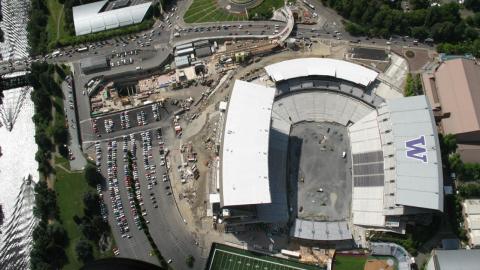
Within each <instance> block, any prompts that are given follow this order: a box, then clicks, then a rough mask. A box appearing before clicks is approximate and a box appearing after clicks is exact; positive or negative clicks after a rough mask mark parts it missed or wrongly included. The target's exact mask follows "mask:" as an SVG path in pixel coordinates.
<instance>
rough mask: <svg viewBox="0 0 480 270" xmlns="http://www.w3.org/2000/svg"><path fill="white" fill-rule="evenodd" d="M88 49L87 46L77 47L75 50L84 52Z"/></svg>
mask: <svg viewBox="0 0 480 270" xmlns="http://www.w3.org/2000/svg"><path fill="white" fill-rule="evenodd" d="M86 51H88V47H81V48H78V49H77V52H86Z"/></svg>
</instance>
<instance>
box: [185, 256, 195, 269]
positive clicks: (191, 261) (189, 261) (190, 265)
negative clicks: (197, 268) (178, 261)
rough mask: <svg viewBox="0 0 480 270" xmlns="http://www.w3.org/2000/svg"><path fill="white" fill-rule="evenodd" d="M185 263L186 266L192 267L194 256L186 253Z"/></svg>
mask: <svg viewBox="0 0 480 270" xmlns="http://www.w3.org/2000/svg"><path fill="white" fill-rule="evenodd" d="M185 263H186V264H187V266H188V267H190V268H193V265H194V264H195V257H193V256H192V255H188V256H187V258H185Z"/></svg>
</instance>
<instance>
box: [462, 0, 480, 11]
mask: <svg viewBox="0 0 480 270" xmlns="http://www.w3.org/2000/svg"><path fill="white" fill-rule="evenodd" d="M463 5H464V6H465V7H466V8H467V9H471V10H473V11H475V12H478V11H480V0H465V2H464V3H463Z"/></svg>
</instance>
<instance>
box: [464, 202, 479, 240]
mask: <svg viewBox="0 0 480 270" xmlns="http://www.w3.org/2000/svg"><path fill="white" fill-rule="evenodd" d="M462 205H463V215H464V219H465V223H464V225H465V229H466V230H467V235H468V239H469V244H470V246H471V247H479V246H480V199H468V200H465V201H464V202H463V203H462Z"/></svg>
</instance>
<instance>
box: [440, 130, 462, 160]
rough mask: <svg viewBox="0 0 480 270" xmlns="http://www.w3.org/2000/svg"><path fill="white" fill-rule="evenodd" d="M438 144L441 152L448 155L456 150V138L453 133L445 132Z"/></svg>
mask: <svg viewBox="0 0 480 270" xmlns="http://www.w3.org/2000/svg"><path fill="white" fill-rule="evenodd" d="M440 145H441V147H442V152H444V153H445V154H447V155H449V154H452V153H455V152H456V151H457V148H458V145H457V139H456V138H455V135H453V134H446V135H443V136H442V137H441V140H440Z"/></svg>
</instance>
